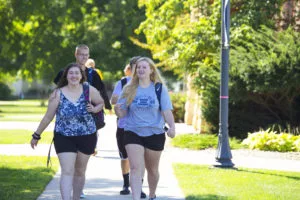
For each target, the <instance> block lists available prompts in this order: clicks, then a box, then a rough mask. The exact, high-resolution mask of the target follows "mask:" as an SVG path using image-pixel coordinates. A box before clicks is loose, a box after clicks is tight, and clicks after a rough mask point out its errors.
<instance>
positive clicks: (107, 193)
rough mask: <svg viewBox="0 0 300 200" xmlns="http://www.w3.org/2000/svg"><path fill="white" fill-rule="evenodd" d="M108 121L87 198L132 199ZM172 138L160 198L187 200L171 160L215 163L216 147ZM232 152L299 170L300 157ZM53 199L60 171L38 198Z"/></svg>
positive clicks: (236, 159) (43, 148)
mask: <svg viewBox="0 0 300 200" xmlns="http://www.w3.org/2000/svg"><path fill="white" fill-rule="evenodd" d="M106 122H107V125H106V126H105V128H103V129H101V130H100V132H99V141H98V146H97V149H98V154H97V155H96V156H92V157H91V159H90V161H89V164H88V169H87V174H86V175H87V176H86V184H85V187H84V192H85V193H86V199H87V200H94V199H97V200H98V199H99V200H101V199H103V200H104V199H105V200H113V199H115V200H117V199H118V200H119V199H120V200H122V199H131V195H126V196H121V195H119V191H120V189H121V186H122V175H121V168H120V160H119V156H118V151H117V145H116V139H115V117H113V116H108V117H107V119H106ZM5 124H6V123H4V122H0V127H1V128H2V127H6V125H5ZM13 124H14V125H13V126H11V125H10V127H16V123H13ZM28 125H29V124H28ZM17 127H19V126H17ZM23 127H24V126H23ZM26 127H30V128H32V129H31V130H35V128H36V126H34V125H32V126H26ZM7 129H8V127H7ZM176 129H177V132H178V133H180V134H181V133H190V132H193V129H192V128H191V127H190V126H186V125H184V124H176ZM169 140H170V139H167V143H166V146H165V150H164V151H163V153H162V158H161V163H160V181H159V183H158V188H157V196H158V199H160V200H167V199H169V200H184V195H183V193H182V191H181V189H180V188H179V186H178V182H177V180H176V178H175V176H174V174H173V169H172V163H189V164H205V165H213V164H215V154H216V150H215V149H208V150H203V151H191V150H183V149H179V148H173V147H171V146H170V145H169V144H168V142H169ZM48 149H49V145H38V148H37V149H36V150H32V149H31V148H30V146H29V144H26V145H0V154H6V155H19V154H20V152H21V153H22V154H23V155H42V156H46V155H47V153H48ZM52 150H53V152H52V156H56V153H55V151H54V148H53V149H52ZM231 152H232V156H233V159H232V162H233V163H234V164H235V167H237V168H240V167H245V168H259V169H272V170H284V171H297V172H300V160H299V159H296V160H295V159H292V158H290V157H286V158H284V157H283V156H282V155H285V154H282V153H278V152H261V151H250V150H232V151H231ZM143 186H144V188H143V190H144V191H145V192H146V194H147V195H148V186H147V177H146V174H145V181H144V185H143ZM54 199H55V200H57V199H60V193H59V172H58V173H57V174H56V176H55V177H54V179H53V180H52V181H50V183H49V184H48V186H47V187H46V189H45V191H44V192H43V193H42V194H41V195H40V197H39V198H38V200H54Z"/></svg>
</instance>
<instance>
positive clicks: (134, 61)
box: [129, 56, 142, 69]
mask: <svg viewBox="0 0 300 200" xmlns="http://www.w3.org/2000/svg"><path fill="white" fill-rule="evenodd" d="M141 57H142V56H134V57H132V58H130V60H129V65H130V69H132V67H133V65H134V64H135V63H136V61H137V60H138V59H139V58H141Z"/></svg>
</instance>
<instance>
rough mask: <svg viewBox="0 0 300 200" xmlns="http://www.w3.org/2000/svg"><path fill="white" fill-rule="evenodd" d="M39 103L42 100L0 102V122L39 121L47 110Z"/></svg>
mask: <svg viewBox="0 0 300 200" xmlns="http://www.w3.org/2000/svg"><path fill="white" fill-rule="evenodd" d="M41 103H42V100H19V101H0V121H40V120H41V119H42V117H43V116H44V114H45V113H46V110H47V107H46V105H45V106H42V105H41ZM46 104H47V102H46Z"/></svg>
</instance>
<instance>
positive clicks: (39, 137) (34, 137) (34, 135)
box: [31, 132, 41, 140]
mask: <svg viewBox="0 0 300 200" xmlns="http://www.w3.org/2000/svg"><path fill="white" fill-rule="evenodd" d="M31 136H32V138H33V139H35V140H40V139H41V135H39V134H37V133H36V132H34V133H33V134H32V135H31Z"/></svg>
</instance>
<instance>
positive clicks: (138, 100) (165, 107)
mask: <svg viewBox="0 0 300 200" xmlns="http://www.w3.org/2000/svg"><path fill="white" fill-rule="evenodd" d="M157 83H162V79H161V77H160V75H159V72H158V70H157V68H156V66H155V64H154V62H153V61H152V60H151V59H150V58H147V57H141V58H140V59H138V60H137V63H136V70H135V72H134V74H133V77H132V80H131V82H130V83H129V84H128V85H126V86H125V87H124V89H123V92H122V94H121V95H120V98H119V100H118V103H117V104H116V105H115V112H116V114H117V116H118V117H120V118H121V117H124V116H126V125H125V127H124V129H125V137H124V143H125V148H126V151H127V154H128V158H129V162H130V171H131V174H130V183H131V189H132V198H133V200H137V199H140V194H141V190H142V181H141V180H142V171H143V169H144V168H145V167H146V170H147V172H148V173H147V174H148V185H149V192H150V193H149V199H150V200H154V199H156V188H157V184H158V180H159V171H158V169H159V160H160V156H161V152H162V150H163V149H164V144H165V139H166V138H165V130H164V125H165V123H167V124H168V126H169V129H168V130H167V135H168V136H169V137H171V138H173V137H175V123H174V117H173V114H172V109H173V107H172V103H171V100H170V97H169V94H168V91H167V88H166V87H165V86H164V85H161V87H162V89H161V96H160V102H159V101H158V98H157V95H156V92H155V89H156V87H155V85H156V84H157Z"/></svg>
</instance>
